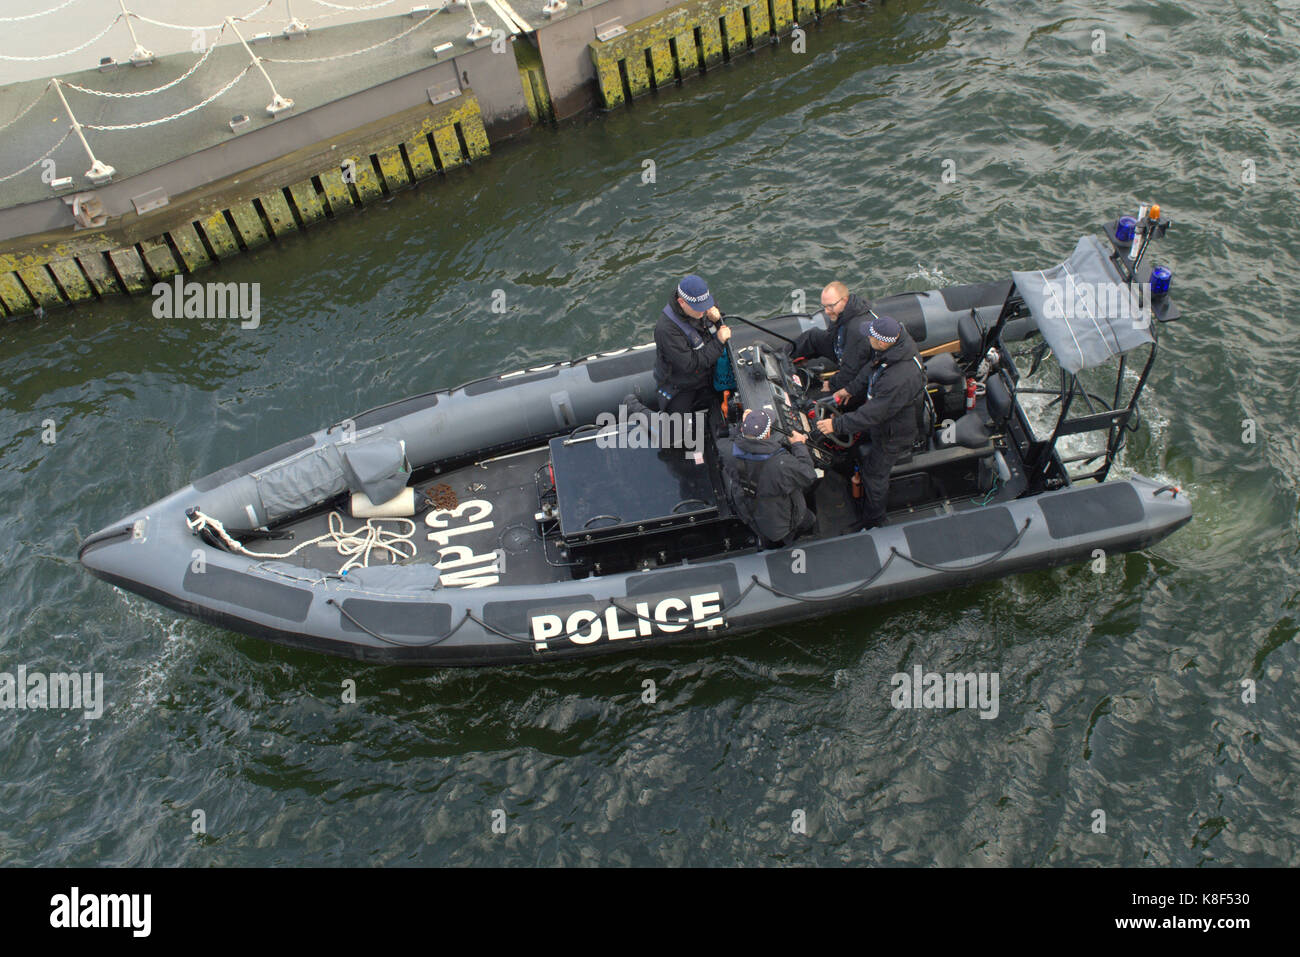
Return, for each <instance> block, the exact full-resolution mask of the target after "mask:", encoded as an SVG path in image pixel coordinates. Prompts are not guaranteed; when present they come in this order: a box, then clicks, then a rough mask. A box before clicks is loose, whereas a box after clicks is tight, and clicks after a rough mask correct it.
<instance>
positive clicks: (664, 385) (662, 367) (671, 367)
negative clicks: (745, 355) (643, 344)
mask: <svg viewBox="0 0 1300 957" xmlns="http://www.w3.org/2000/svg"><path fill="white" fill-rule="evenodd" d="M730 338H731V330H730V329H729V328H727V327H726V326H725V325H723V324H722V312H721V310H719V309H718V307H717V305H716V304H715V303H714V301H713V296H712V295H711V294H710V293H709V286H708V283H706V282H705V281H704V280H703V279H701V278H700V277H699V276H694V275H692V276H687V277H686V278H685V279H683V280H682V281H681V282H679V283H678V284H677V288H676V290H674V295H673V296H672V297H671V298H670V299H669V300H668V305H666V306H664V308H663V312H662V313H661V314H660V315H659V320H658V322H657V323H655V373H654V374H655V387H656V390H657V392H658V395H657V396H656V398H657V399H658V400H659V411H660V412H697V411H699V410H701V409H706V410H707V409H712V408H713V407H715V406H717V405H718V394H717V393H716V392H715V391H714V390H713V367H714V365H715V364H716V363H717V361H718V358H719V357H720V356H721V355H722V353H723V352H724V351H725V348H726V342H727V340H728V339H730Z"/></svg>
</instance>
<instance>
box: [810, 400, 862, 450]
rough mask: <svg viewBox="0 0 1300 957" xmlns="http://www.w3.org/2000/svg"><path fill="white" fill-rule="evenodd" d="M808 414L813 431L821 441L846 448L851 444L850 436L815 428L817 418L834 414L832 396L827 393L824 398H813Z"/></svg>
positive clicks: (851, 438)
mask: <svg viewBox="0 0 1300 957" xmlns="http://www.w3.org/2000/svg"><path fill="white" fill-rule="evenodd" d="M808 414H809V417H810V418H811V419H812V421H813V432H814V433H816V435H817V436H818V437H820V438H821V439H822V441H824V442H826V443H828V444H830V445H834V446H836V447H837V448H841V449H847V448H849V446H851V445H852V444H853V437H852V436H849V437H847V438H846V437H845V436H842V435H839V434H837V433H835V432H822V430H821V429H819V428H817V420H818V419H825V418H829V417H831V416H833V415H835V398H834V396H829V395H828V396H826V397H824V398H821V399H816V400H814V402H813V404H812V407H811V408H810V409H809V410H808Z"/></svg>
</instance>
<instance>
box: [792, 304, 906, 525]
mask: <svg viewBox="0 0 1300 957" xmlns="http://www.w3.org/2000/svg"><path fill="white" fill-rule="evenodd" d="M863 326H864V327H865V328H864V331H865V332H866V334H867V336H868V338H869V341H870V343H871V348H872V349H873V350H874V352H873V355H872V358H871V361H870V363H869V364H868V366H867V377H866V380H867V382H866V401H865V402H864V403H863V404H862V406H861V407H860V408H858V409H857V410H856V411H854V412H849V413H847V414H842V415H835V416H831V417H828V418H824V419H821V420H819V421H818V422H817V429H818V430H819V431H820V432H822V433H825V434H829V433H831V432H835V433H837V434H839V435H852V434H853V433H855V432H862V433H865V434H866V437H867V442H868V444H867V445H865V446H863V447H860V448H859V450H858V452H859V459H860V464H859V465H858V471H859V473H860V474H861V476H862V492H863V496H862V523H863V526H864V527H866V528H874V527H875V526H877V525H883V524H885V509H886V506H887V504H888V501H889V473H890V471H891V470H892V469H893V467H894V463H895V462H897V461H898V458H899V456H901V455H902V454H903V453H904V452H906V451H908V450H909V449H910V448H911V447H912V443H913V442H915V441H916V420H917V405H918V404H919V403H920V402H922V401H923V400H924V394H925V366H924V365H923V364H922V362H921V357H920V354H919V353H918V352H917V349H916V343H914V342H913V341H912V337H911V336H910V335H908V333H907V330H906V329H904V328H903V326H902V325H901V324H900V323H899V322H898V321H897V320H896V319H893V318H891V317H890V316H879V317H877V318H875V319H872V320H869V321H864V322H863Z"/></svg>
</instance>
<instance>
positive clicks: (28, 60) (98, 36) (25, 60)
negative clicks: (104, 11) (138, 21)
mask: <svg viewBox="0 0 1300 957" xmlns="http://www.w3.org/2000/svg"><path fill="white" fill-rule="evenodd" d="M121 19H122V14H120V13H119V14H118V15H117V16H115V17H114V18H113V19H112V20H111V21H109V24H108V26H106V27H104V29H103V30H100V31H99V33H97V34H96V35H95V36H93V37H91V38H90V39H89V40H87V41H86V42H85V43H83V44H82V45H81V46H79V47H73V48H72V49H71V50H64V51H63V52H62V53H47V54H46V55H45V56H9V55H7V54H4V53H0V60H17V61H21V62H23V63H35V62H36V61H38V60H57V59H58V58H59V57H61V56H67V55H68V54H69V53H76V52H78V51H79V50H84V49H86V47H88V46H90V45H91V44H92V43H95V42H97V41H99V40H100V39H102V38H103V37H104V35H105V34H106V33H108V31H109V30H111V29H113V27H115V26H117V21H118V20H121Z"/></svg>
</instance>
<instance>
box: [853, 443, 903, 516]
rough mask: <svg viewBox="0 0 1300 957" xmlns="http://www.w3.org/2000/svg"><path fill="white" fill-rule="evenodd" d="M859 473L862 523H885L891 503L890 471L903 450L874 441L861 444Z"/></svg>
mask: <svg viewBox="0 0 1300 957" xmlns="http://www.w3.org/2000/svg"><path fill="white" fill-rule="evenodd" d="M859 448H860V450H861V451H860V452H859V455H858V474H859V475H861V476H862V524H863V525H864V526H865V527H867V528H874V527H875V526H877V525H884V524H885V510H886V508H887V507H888V505H889V473H890V471H891V470H892V469H893V467H894V463H895V462H897V461H898V458H899V456H901V455H902V454H903V453H902V450H899V451H896V452H891V451H889V450H888V449H882V448H880V447H879V446H877V445H875V444H874V443H867V444H865V445H862V446H859Z"/></svg>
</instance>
